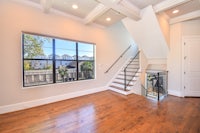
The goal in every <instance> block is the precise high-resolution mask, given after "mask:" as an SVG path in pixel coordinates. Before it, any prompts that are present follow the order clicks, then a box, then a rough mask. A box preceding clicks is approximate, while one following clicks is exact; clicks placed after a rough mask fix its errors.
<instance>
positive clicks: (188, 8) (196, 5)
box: [165, 0, 200, 18]
mask: <svg viewBox="0 0 200 133" xmlns="http://www.w3.org/2000/svg"><path fill="white" fill-rule="evenodd" d="M174 10H179V12H178V13H176V14H173V13H172V12H173V11H174ZM196 10H200V1H199V0H192V1H190V2H187V3H185V4H182V5H179V6H177V7H174V8H172V9H169V10H167V11H165V13H166V14H167V15H168V16H169V17H170V18H174V17H177V16H180V15H183V14H186V13H190V12H193V11H196Z"/></svg>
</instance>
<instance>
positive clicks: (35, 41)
mask: <svg viewBox="0 0 200 133" xmlns="http://www.w3.org/2000/svg"><path fill="white" fill-rule="evenodd" d="M49 40H50V38H47V37H42V36H36V35H29V34H24V56H25V57H26V58H33V57H35V56H43V55H44V51H43V49H42V45H43V44H44V42H45V41H49Z"/></svg>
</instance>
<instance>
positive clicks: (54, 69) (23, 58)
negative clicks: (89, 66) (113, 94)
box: [22, 32, 96, 87]
mask: <svg viewBox="0 0 200 133" xmlns="http://www.w3.org/2000/svg"><path fill="white" fill-rule="evenodd" d="M25 34H29V35H33V36H41V37H47V38H50V39H52V59H49V58H47V59H41V58H25V57H24V35H25ZM56 39H61V40H66V41H72V42H75V44H76V59H75V60H69V59H56V48H55V45H56V44H55V40H56ZM79 43H85V44H88V45H93V59H92V60H79V58H78V57H79V55H78V54H79V49H78V44H79ZM95 50H96V44H95V43H92V42H85V41H79V40H72V39H67V38H61V37H55V36H49V35H45V34H38V33H33V32H22V65H23V66H22V68H23V87H33V86H42V85H49V84H59V82H57V81H56V61H74V62H76V66H77V68H76V77H77V79H76V80H72V81H66V82H61V83H67V82H76V81H82V80H91V79H95V78H96V72H95V65H96V61H95V58H96V57H95V56H96V54H95V52H96V51H95ZM26 60H38V61H47V60H48V61H52V78H53V81H52V83H44V84H33V85H26V84H25V69H24V62H25V61H26ZM80 61H82V62H84V61H85V62H92V63H93V70H92V71H93V78H89V79H79V62H80Z"/></svg>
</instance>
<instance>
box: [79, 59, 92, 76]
mask: <svg viewBox="0 0 200 133" xmlns="http://www.w3.org/2000/svg"><path fill="white" fill-rule="evenodd" d="M92 70H93V64H92V62H89V61H87V62H84V63H83V64H82V65H81V71H82V72H83V73H84V77H85V78H86V79H89V78H92V76H91V73H90V72H91V71H92Z"/></svg>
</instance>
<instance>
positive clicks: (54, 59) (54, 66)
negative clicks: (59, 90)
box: [52, 39, 56, 83]
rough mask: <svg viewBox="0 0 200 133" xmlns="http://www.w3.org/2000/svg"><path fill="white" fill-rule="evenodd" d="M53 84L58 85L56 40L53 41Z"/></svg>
mask: <svg viewBox="0 0 200 133" xmlns="http://www.w3.org/2000/svg"><path fill="white" fill-rule="evenodd" d="M52 42H53V83H56V53H55V39H53V41H52Z"/></svg>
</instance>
